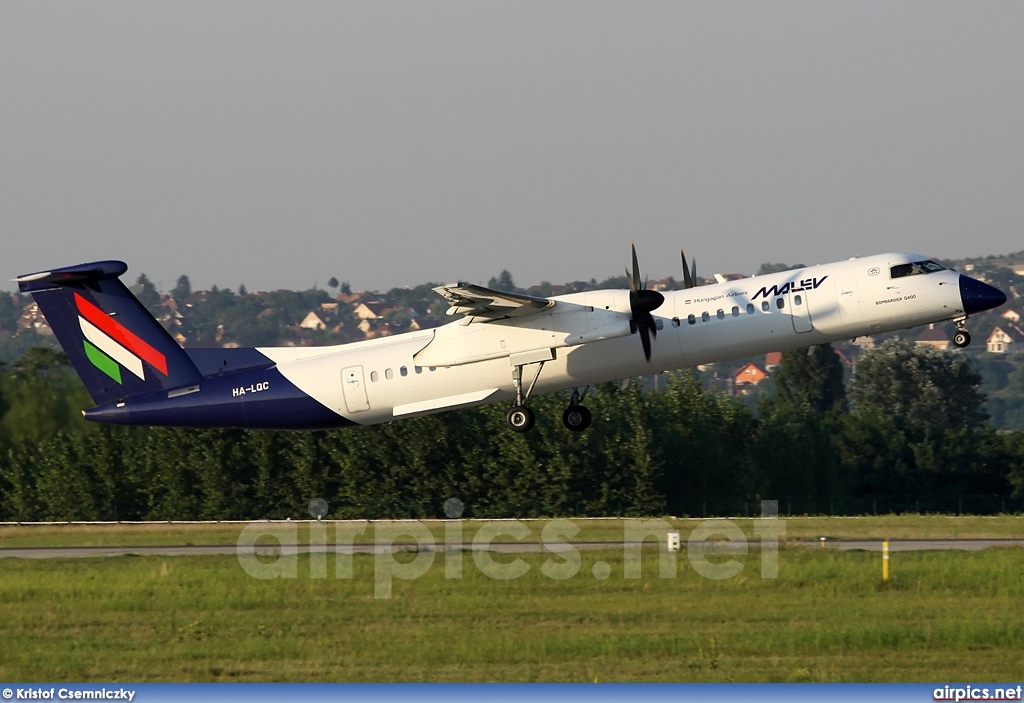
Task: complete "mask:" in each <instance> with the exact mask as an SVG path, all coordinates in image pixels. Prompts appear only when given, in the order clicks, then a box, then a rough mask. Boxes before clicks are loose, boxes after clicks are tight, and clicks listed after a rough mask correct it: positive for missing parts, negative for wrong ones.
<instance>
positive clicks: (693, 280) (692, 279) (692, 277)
mask: <svg viewBox="0 0 1024 703" xmlns="http://www.w3.org/2000/svg"><path fill="white" fill-rule="evenodd" d="M679 256H681V257H682V258H683V288H684V289H686V288H693V287H694V286H695V285H697V257H693V266H692V267H689V268H688V267H687V266H686V252H684V251H683V248H682V247H679Z"/></svg>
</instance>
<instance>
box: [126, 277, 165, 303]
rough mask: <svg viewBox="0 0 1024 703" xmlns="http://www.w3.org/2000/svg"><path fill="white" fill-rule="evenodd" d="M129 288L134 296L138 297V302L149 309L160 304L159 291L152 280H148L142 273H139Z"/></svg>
mask: <svg viewBox="0 0 1024 703" xmlns="http://www.w3.org/2000/svg"><path fill="white" fill-rule="evenodd" d="M131 290H132V293H134V294H135V297H136V298H138V299H139V302H140V303H142V304H143V305H145V306H146V307H147V308H149V309H150V310H152V309H153V308H155V307H156V306H157V305H159V304H160V293H159V292H158V291H157V289H156V286H154V285H153V282H152V281H150V280H149V276H147V275H146V274H144V273H143V274H140V275H139V278H138V279H137V280H136V281H135V285H134V286H132V288H131Z"/></svg>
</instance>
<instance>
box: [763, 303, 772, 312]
mask: <svg viewBox="0 0 1024 703" xmlns="http://www.w3.org/2000/svg"><path fill="white" fill-rule="evenodd" d="M769 308H771V305H769V304H768V301H767V300H763V301H761V309H762V310H764V311H765V312H768V311H769Z"/></svg>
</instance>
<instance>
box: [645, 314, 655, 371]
mask: <svg viewBox="0 0 1024 703" xmlns="http://www.w3.org/2000/svg"><path fill="white" fill-rule="evenodd" d="M644 323H645V324H646V325H647V326H648V327H649V328H650V330H651V339H657V338H658V326H657V325H656V324H654V315H652V314H651V313H647V315H646V316H645V317H644ZM648 361H650V358H648Z"/></svg>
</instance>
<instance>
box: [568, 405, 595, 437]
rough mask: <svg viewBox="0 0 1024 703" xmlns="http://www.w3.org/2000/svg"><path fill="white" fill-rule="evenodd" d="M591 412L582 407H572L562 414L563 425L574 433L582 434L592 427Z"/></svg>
mask: <svg viewBox="0 0 1024 703" xmlns="http://www.w3.org/2000/svg"><path fill="white" fill-rule="evenodd" d="M590 420H591V416H590V411H589V410H587V409H586V408H585V407H584V406H582V405H570V406H569V407H568V408H566V409H565V412H564V413H562V424H563V425H565V428H566V429H567V430H570V431H572V432H582V431H583V430H585V429H587V428H588V427H590Z"/></svg>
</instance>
